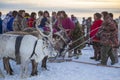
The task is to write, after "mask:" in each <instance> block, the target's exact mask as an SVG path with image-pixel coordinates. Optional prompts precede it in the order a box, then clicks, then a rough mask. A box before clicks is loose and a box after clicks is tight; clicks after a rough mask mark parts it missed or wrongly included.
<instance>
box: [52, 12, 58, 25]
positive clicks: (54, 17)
mask: <svg viewBox="0 0 120 80" xmlns="http://www.w3.org/2000/svg"><path fill="white" fill-rule="evenodd" d="M56 21H57V13H56V12H52V25H54V24H55V23H56Z"/></svg>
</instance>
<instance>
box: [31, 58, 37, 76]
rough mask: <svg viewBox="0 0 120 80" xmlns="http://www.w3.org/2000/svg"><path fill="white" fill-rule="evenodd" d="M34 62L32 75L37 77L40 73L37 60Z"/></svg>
mask: <svg viewBox="0 0 120 80" xmlns="http://www.w3.org/2000/svg"><path fill="white" fill-rule="evenodd" d="M31 61H32V73H31V76H34V75H37V74H38V71H37V66H38V63H36V62H35V60H31Z"/></svg>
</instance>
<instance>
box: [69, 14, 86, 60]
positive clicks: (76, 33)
mask: <svg viewBox="0 0 120 80" xmlns="http://www.w3.org/2000/svg"><path fill="white" fill-rule="evenodd" d="M71 20H72V21H73V22H74V24H75V28H74V30H73V31H72V32H71V40H72V42H74V41H75V42H74V43H72V44H71V45H70V49H73V48H75V47H77V46H78V45H80V44H81V43H83V42H84V38H81V37H83V36H84V35H83V30H82V26H81V25H80V23H79V21H78V19H77V18H76V17H75V16H74V15H71ZM78 39H79V40H78ZM76 40H77V41H76ZM84 47H85V44H82V45H80V46H79V47H77V48H75V49H74V54H73V55H72V54H71V53H72V52H71V51H70V52H69V56H68V57H72V56H74V57H75V59H78V58H79V56H80V55H82V53H81V49H83V48H84Z"/></svg>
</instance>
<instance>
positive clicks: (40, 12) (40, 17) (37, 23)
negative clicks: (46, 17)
mask: <svg viewBox="0 0 120 80" xmlns="http://www.w3.org/2000/svg"><path fill="white" fill-rule="evenodd" d="M38 16H39V18H38V19H36V24H35V25H36V27H38V26H39V25H40V24H41V20H42V19H43V11H39V12H38Z"/></svg>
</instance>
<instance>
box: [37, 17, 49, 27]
mask: <svg viewBox="0 0 120 80" xmlns="http://www.w3.org/2000/svg"><path fill="white" fill-rule="evenodd" d="M46 22H47V18H46V17H44V18H43V19H42V20H41V23H40V26H39V28H43V27H45V24H46Z"/></svg>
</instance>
